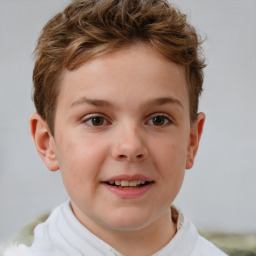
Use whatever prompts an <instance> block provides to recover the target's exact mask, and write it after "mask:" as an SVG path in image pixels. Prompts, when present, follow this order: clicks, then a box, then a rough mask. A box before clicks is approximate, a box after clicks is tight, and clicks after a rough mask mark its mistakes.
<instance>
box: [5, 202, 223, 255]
mask: <svg viewBox="0 0 256 256" xmlns="http://www.w3.org/2000/svg"><path fill="white" fill-rule="evenodd" d="M182 217H183V216H182ZM34 237H35V238H34V243H33V244H32V246H31V247H27V246H26V245H19V246H18V247H16V248H9V249H8V250H7V251H6V252H5V253H4V256H46V255H47V256H115V255H121V254H120V253H118V252H117V251H116V250H115V249H113V248H111V247H110V246H109V245H106V243H105V242H103V241H102V240H101V239H99V238H98V237H97V236H95V235H94V234H92V233H91V232H90V231H89V230H88V229H86V228H85V227H84V226H83V225H82V224H81V223H80V222H79V221H78V220H77V218H76V217H75V216H74V214H73V212H72V209H71V206H70V203H69V202H66V203H63V204H62V205H60V206H59V207H58V208H56V209H55V210H54V211H53V212H52V213H51V215H50V217H49V218H48V219H47V220H46V221H45V222H44V223H41V224H39V225H38V226H37V227H36V228H35V230H34ZM154 255H157V256H170V255H171V256H206V255H207V256H225V255H226V254H225V253H223V252H222V251H221V250H219V249H218V248H217V247H215V246H214V245H213V244H211V243H210V242H208V241H207V240H205V239H204V238H203V237H201V236H200V235H199V234H198V232H197V230H196V228H195V226H194V225H193V224H192V223H191V222H190V221H189V220H188V219H187V218H184V221H183V224H182V226H181V227H180V228H179V229H178V231H177V233H176V234H175V236H174V237H173V239H172V240H171V241H170V242H169V243H168V244H167V245H166V246H165V247H164V248H162V249H161V250H160V251H159V252H157V253H156V254H154Z"/></svg>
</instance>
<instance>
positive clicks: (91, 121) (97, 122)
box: [83, 116, 107, 126]
mask: <svg viewBox="0 0 256 256" xmlns="http://www.w3.org/2000/svg"><path fill="white" fill-rule="evenodd" d="M83 122H84V123H87V124H88V125H90V126H102V125H105V124H106V123H107V120H106V119H105V118H104V117H102V116H92V117H90V118H87V119H86V120H84V121H83Z"/></svg>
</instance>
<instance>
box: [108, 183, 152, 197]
mask: <svg viewBox="0 0 256 256" xmlns="http://www.w3.org/2000/svg"><path fill="white" fill-rule="evenodd" d="M103 185H104V186H105V187H106V188H107V189H108V190H110V191H111V192H112V193H114V194H115V195H117V196H118V197H120V198H122V199H136V198H139V197H141V196H143V195H144V194H145V193H147V192H148V191H149V189H150V188H151V186H152V185H153V183H149V184H147V185H144V186H141V187H137V188H119V187H116V186H111V185H108V184H106V183H103Z"/></svg>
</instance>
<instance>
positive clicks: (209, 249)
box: [191, 235, 227, 256]
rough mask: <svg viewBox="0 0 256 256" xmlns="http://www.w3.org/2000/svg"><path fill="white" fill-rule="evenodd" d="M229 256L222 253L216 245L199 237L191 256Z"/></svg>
mask: <svg viewBox="0 0 256 256" xmlns="http://www.w3.org/2000/svg"><path fill="white" fill-rule="evenodd" d="M205 255H207V256H227V254H225V253H224V252H223V251H221V250H220V249H219V248H218V247H216V246H215V245H214V244H212V243H211V242H209V241H208V240H206V239H205V238H203V237H202V236H200V235H199V236H198V241H197V244H196V246H195V248H194V250H193V252H192V254H191V256H205Z"/></svg>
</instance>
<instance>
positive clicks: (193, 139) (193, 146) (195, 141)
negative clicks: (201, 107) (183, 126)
mask: <svg viewBox="0 0 256 256" xmlns="http://www.w3.org/2000/svg"><path fill="white" fill-rule="evenodd" d="M204 122H205V114H204V113H199V114H198V116H197V120H196V121H195V122H194V124H193V126H192V127H191V130H190V138H189V145H188V149H187V158H186V169H190V168H192V166H193V164H194V159H195V156H196V153H197V150H198V147H199V142H200V139H201V135H202V133H203V127H204Z"/></svg>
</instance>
